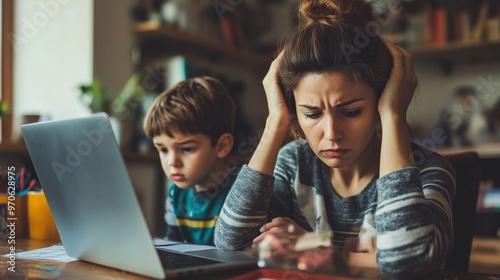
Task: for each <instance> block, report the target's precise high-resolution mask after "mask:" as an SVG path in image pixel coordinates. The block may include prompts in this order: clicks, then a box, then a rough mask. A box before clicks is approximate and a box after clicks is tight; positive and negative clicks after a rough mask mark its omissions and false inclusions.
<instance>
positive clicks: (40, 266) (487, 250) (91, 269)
mask: <svg viewBox="0 0 500 280" xmlns="http://www.w3.org/2000/svg"><path fill="white" fill-rule="evenodd" d="M54 244H56V243H55V242H48V241H37V240H29V239H17V240H16V250H17V252H21V251H27V250H34V249H38V248H43V247H49V246H52V245H54ZM499 249H500V241H499V240H497V239H476V240H475V241H474V243H473V253H472V255H471V271H473V272H475V271H479V270H481V268H482V269H483V271H482V272H485V271H484V269H491V272H487V273H489V275H488V274H479V273H473V272H471V273H457V272H450V271H438V272H436V273H434V274H432V275H429V276H427V277H426V279H430V280H432V279H436V280H437V279H441V280H443V279H450V280H451V279H453V280H461V279H473V280H474V279H475V280H483V279H484V280H500V274H499V275H493V274H496V273H498V271H499V270H500V250H499ZM497 250H499V251H497ZM7 253H9V248H8V244H7V243H6V242H2V243H1V246H0V255H4V254H7ZM15 264H16V272H10V271H8V270H7V268H8V267H9V265H8V262H7V259H5V258H2V257H0V279H13V280H16V279H82V280H86V279H95V280H111V279H113V280H116V279H138V280H143V279H149V278H146V277H142V276H140V275H136V274H132V273H128V272H125V271H121V270H117V269H112V268H108V267H104V266H100V265H95V264H92V263H88V262H83V261H74V262H67V263H63V262H55V261H42V260H22V259H16V260H15ZM252 273H253V274H252ZM268 273H270V272H269V271H266V270H262V271H259V270H256V269H251V268H250V269H246V270H241V271H231V272H226V273H217V274H212V275H207V276H197V277H196V279H229V278H232V277H239V279H248V280H250V279H255V277H260V276H272V275H274V276H276V273H278V274H280V273H281V275H280V277H277V278H276V279H305V278H303V276H307V279H308V280H311V279H346V278H337V277H330V276H324V275H313V274H305V273H302V272H294V271H281V272H280V271H277V272H276V271H274V274H268ZM245 275H249V276H247V277H245ZM370 278H373V277H370ZM271 279H272V278H271Z"/></svg>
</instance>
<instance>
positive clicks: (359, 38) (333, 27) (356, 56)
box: [278, 0, 392, 138]
mask: <svg viewBox="0 0 500 280" xmlns="http://www.w3.org/2000/svg"><path fill="white" fill-rule="evenodd" d="M299 18H300V19H301V22H300V25H299V27H298V29H297V31H296V32H295V33H294V34H293V35H292V36H291V37H290V38H289V39H288V40H287V41H285V43H284V45H283V50H284V56H283V60H282V62H281V65H280V69H279V71H278V77H279V81H280V83H281V88H282V91H283V94H284V98H285V102H286V104H287V107H288V109H289V111H290V112H291V114H292V115H296V109H295V98H294V96H293V91H294V89H295V88H296V87H297V85H298V83H299V82H300V80H301V79H302V78H303V77H304V76H306V75H307V74H310V73H327V72H337V73H342V74H345V75H346V76H347V77H348V78H349V79H350V80H352V81H355V82H359V81H362V82H364V83H365V84H366V85H368V86H370V87H372V88H373V89H374V90H375V93H376V94H377V100H378V98H380V95H381V94H382V91H383V89H384V87H385V84H386V83H387V80H388V79H389V75H390V71H391V69H392V57H391V54H390V52H389V50H388V49H387V48H386V47H385V46H384V44H383V42H382V41H381V38H380V36H379V35H378V34H377V32H375V31H374V29H376V28H377V25H376V24H377V22H376V21H375V17H374V14H373V8H372V6H370V4H369V3H367V2H365V1H364V0H302V2H301V4H300V6H299ZM292 133H293V134H294V136H295V137H297V138H298V137H302V138H303V136H304V135H303V132H302V130H301V129H300V127H299V125H298V122H297V120H296V118H295V121H294V125H293V126H292Z"/></svg>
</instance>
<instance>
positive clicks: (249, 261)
mask: <svg viewBox="0 0 500 280" xmlns="http://www.w3.org/2000/svg"><path fill="white" fill-rule="evenodd" d="M21 131H22V135H23V137H24V140H25V142H26V145H27V147H28V151H29V154H30V156H31V159H32V161H33V164H34V167H35V170H36V173H37V175H38V178H39V181H40V183H41V186H42V189H43V190H44V192H45V195H46V198H47V202H48V204H49V206H50V210H51V212H52V215H53V216H54V220H55V222H56V226H57V230H58V231H59V235H60V237H61V241H62V244H63V246H64V248H65V250H66V253H67V254H68V255H69V256H71V257H74V258H77V259H80V260H83V261H88V262H92V263H96V264H100V265H104V266H109V267H113V268H117V269H122V270H126V271H130V272H133V273H137V274H142V275H145V276H149V277H154V278H160V279H161V278H165V277H175V276H186V275H194V274H201V273H208V272H214V271H220V270H228V269H232V268H237V267H241V266H256V263H257V261H256V259H255V258H254V257H252V256H250V255H249V254H245V253H243V252H219V251H217V250H216V249H215V248H214V249H210V250H203V251H196V252H189V253H180V252H173V251H171V252H168V251H165V250H158V251H157V249H156V248H155V246H154V244H153V240H152V237H151V234H150V232H149V230H148V227H147V225H146V221H145V219H144V216H143V214H142V212H141V209H140V206H139V203H138V200H137V198H136V196H135V193H134V189H133V186H132V183H131V181H130V178H129V176H128V174H127V171H126V167H125V164H124V162H123V159H122V156H121V153H120V150H119V147H118V144H117V141H116V139H115V137H114V135H113V131H112V129H111V126H110V123H109V119H108V116H107V115H106V114H105V113H97V114H93V115H91V116H89V117H83V118H74V119H67V120H57V121H47V122H39V123H34V124H27V125H23V126H21ZM193 246H195V245H193ZM167 248H168V247H167ZM167 253H169V255H171V256H166V257H164V256H163V255H164V254H167ZM200 258H201V259H200ZM160 259H166V260H167V262H174V264H173V267H164V266H162V261H161V260H160Z"/></svg>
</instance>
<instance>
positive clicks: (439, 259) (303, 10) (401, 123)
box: [215, 0, 455, 278]
mask: <svg viewBox="0 0 500 280" xmlns="http://www.w3.org/2000/svg"><path fill="white" fill-rule="evenodd" d="M299 13H300V16H301V18H302V22H301V25H300V26H299V28H298V29H297V31H296V32H295V34H293V35H292V36H291V37H290V38H289V40H288V41H287V42H286V43H285V44H284V46H283V49H282V51H281V53H280V55H279V56H278V57H277V58H276V59H275V60H274V61H273V63H272V64H271V66H270V69H269V72H268V74H267V75H266V77H265V78H264V81H263V85H264V88H265V91H266V95H267V101H268V108H269V116H268V118H267V122H266V127H265V130H264V133H263V135H262V138H261V140H260V142H259V145H258V147H257V149H256V151H255V153H254V154H253V156H252V158H251V160H250V162H249V164H248V165H247V166H244V167H243V168H242V170H241V171H240V173H239V175H238V177H237V179H236V182H235V183H234V185H233V188H232V190H231V192H230V193H229V195H228V197H227V199H226V201H225V204H224V207H223V209H222V211H221V214H220V217H219V219H218V222H217V225H216V232H215V244H216V246H217V247H218V248H219V249H220V250H241V249H244V248H246V247H248V246H251V245H252V244H253V243H254V242H255V243H257V242H259V241H261V240H262V239H263V238H264V236H265V235H266V234H268V232H269V231H271V230H272V229H280V228H281V229H285V231H286V232H289V233H290V234H302V233H305V232H312V231H316V232H322V231H332V232H333V240H332V242H333V245H334V247H335V249H336V250H351V249H352V248H353V246H350V245H349V246H348V245H346V244H352V240H359V239H357V238H358V236H359V235H360V233H370V234H371V235H373V236H374V237H375V238H374V239H376V245H375V246H376V254H369V255H368V256H369V257H371V258H373V263H375V262H376V264H377V265H378V268H379V269H380V271H381V273H382V274H383V275H384V276H386V277H389V278H402V277H408V276H416V275H421V274H422V273H426V272H429V271H432V270H434V269H436V268H439V267H440V266H442V264H443V262H444V259H445V257H446V256H447V254H448V253H449V251H450V249H451V247H452V245H453V240H452V236H453V234H452V233H453V228H452V211H451V204H452V201H453V197H454V194H455V182H454V171H453V169H452V167H451V165H450V164H449V163H448V162H447V161H446V160H445V159H444V158H443V157H441V156H439V155H438V154H436V153H433V152H431V151H429V150H426V149H425V148H423V147H421V146H418V145H416V144H414V143H412V142H411V140H410V136H409V131H408V130H409V129H408V124H407V120H406V112H407V109H408V106H409V104H410V102H411V100H412V97H413V94H414V91H415V88H416V86H417V78H416V76H415V73H414V69H413V62H412V57H411V55H410V54H409V53H408V52H407V51H405V50H404V49H402V48H400V47H399V46H397V45H394V44H393V43H391V42H390V41H388V40H386V39H382V38H381V37H380V36H378V35H376V34H375V33H373V32H372V30H371V29H370V28H369V26H370V24H371V23H373V22H375V19H374V16H373V12H372V7H371V6H370V5H369V4H368V3H367V2H365V1H363V0H316V1H313V0H303V1H302V2H301V4H300V7H299ZM360 36H362V37H363V38H368V40H365V41H363V42H362V43H360V40H359V38H360ZM290 129H291V130H292V132H293V133H294V135H295V136H296V138H297V140H295V141H292V142H290V143H287V144H286V145H284V146H283V143H284V140H285V138H286V137H287V135H288V133H289V132H290ZM359 245H360V243H359V242H358V246H354V247H359ZM361 245H362V244H361ZM361 247H363V246H361Z"/></svg>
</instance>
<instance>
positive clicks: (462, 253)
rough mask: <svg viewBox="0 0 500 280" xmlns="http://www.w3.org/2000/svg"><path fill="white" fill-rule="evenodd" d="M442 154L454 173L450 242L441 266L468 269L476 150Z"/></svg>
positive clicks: (477, 168) (477, 178)
mask: <svg viewBox="0 0 500 280" xmlns="http://www.w3.org/2000/svg"><path fill="white" fill-rule="evenodd" d="M444 157H445V158H446V159H447V160H448V161H449V162H450V163H451V164H452V165H453V168H454V169H455V177H456V178H455V179H456V181H455V182H456V193H455V199H454V201H453V206H452V207H453V236H454V245H453V249H452V250H451V253H450V255H449V256H448V257H447V258H446V259H445V264H444V269H446V270H452V271H469V259H470V252H471V247H472V237H473V234H474V216H475V213H476V205H477V196H478V193H479V182H480V180H481V161H480V159H479V156H478V154H477V153H476V152H462V153H457V154H449V155H444Z"/></svg>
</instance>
